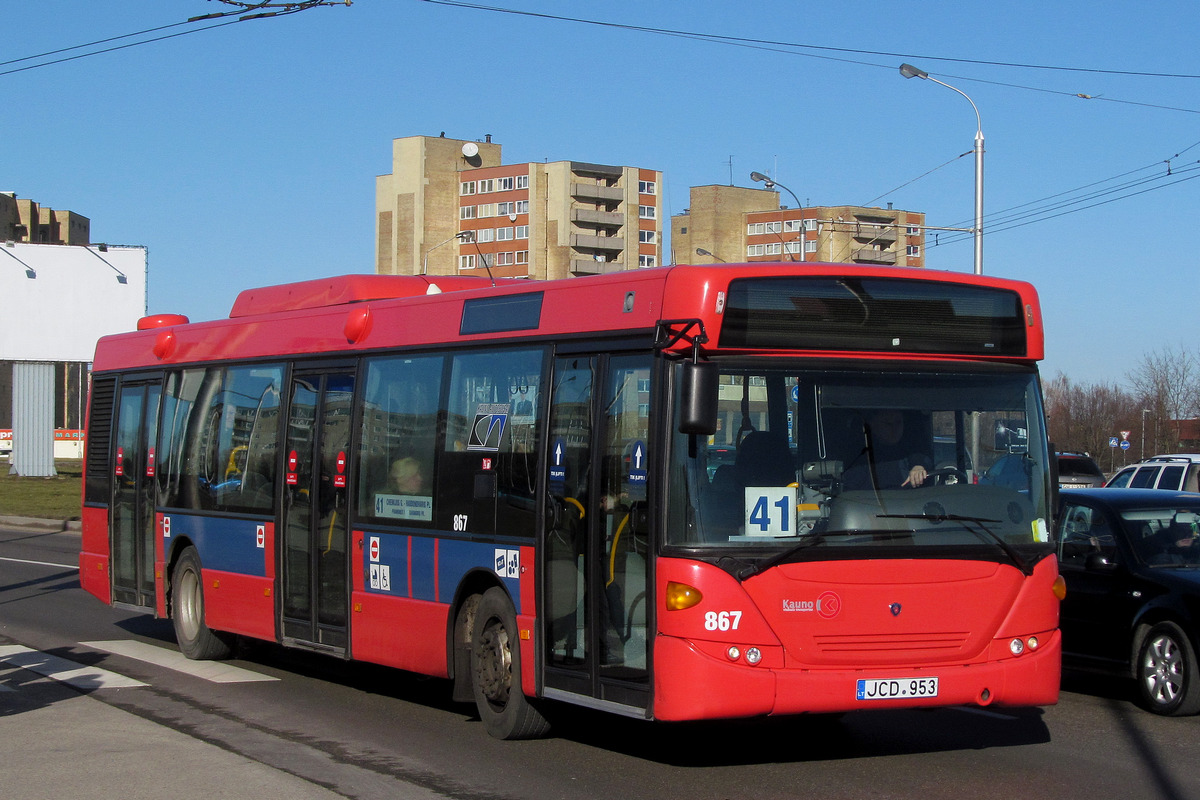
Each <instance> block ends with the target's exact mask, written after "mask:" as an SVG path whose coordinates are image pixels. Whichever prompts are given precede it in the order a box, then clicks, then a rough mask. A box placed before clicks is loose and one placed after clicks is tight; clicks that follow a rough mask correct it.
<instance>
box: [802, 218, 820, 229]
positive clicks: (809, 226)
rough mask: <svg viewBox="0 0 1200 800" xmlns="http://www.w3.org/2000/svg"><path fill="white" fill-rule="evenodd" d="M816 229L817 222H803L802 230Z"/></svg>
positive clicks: (810, 220) (808, 220)
mask: <svg viewBox="0 0 1200 800" xmlns="http://www.w3.org/2000/svg"><path fill="white" fill-rule="evenodd" d="M816 229H817V221H816V220H815V219H806V220H804V230H806V231H815V230H816Z"/></svg>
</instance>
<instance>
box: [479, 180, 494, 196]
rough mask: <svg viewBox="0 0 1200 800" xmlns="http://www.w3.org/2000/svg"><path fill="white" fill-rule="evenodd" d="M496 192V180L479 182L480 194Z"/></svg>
mask: <svg viewBox="0 0 1200 800" xmlns="http://www.w3.org/2000/svg"><path fill="white" fill-rule="evenodd" d="M494 191H496V181H495V180H494V179H492V178H488V179H487V180H482V181H479V193H480V194H483V193H484V192H494Z"/></svg>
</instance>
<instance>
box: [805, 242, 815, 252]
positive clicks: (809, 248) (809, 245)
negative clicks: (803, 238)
mask: <svg viewBox="0 0 1200 800" xmlns="http://www.w3.org/2000/svg"><path fill="white" fill-rule="evenodd" d="M804 252H806V253H815V252H817V243H816V242H805V243H804Z"/></svg>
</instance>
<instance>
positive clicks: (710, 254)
mask: <svg viewBox="0 0 1200 800" xmlns="http://www.w3.org/2000/svg"><path fill="white" fill-rule="evenodd" d="M696 255H698V256H708V257H709V258H711V259H712V260H713V261H716V262H717V263H719V264H728V263H729V262H728V261H726V260H725V259H723V258H721V257H720V256H719V255H717V254H716V253H713V252H711V251H708V250H705V249H704V248H703V247H697V248H696Z"/></svg>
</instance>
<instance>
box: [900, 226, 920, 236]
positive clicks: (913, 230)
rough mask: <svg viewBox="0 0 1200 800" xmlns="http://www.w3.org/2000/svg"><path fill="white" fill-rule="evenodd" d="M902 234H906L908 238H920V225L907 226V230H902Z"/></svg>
mask: <svg viewBox="0 0 1200 800" xmlns="http://www.w3.org/2000/svg"><path fill="white" fill-rule="evenodd" d="M904 232H905V233H907V234H908V235H909V236H920V235H921V226H920V225H909V226H908V227H907V228H905V229H904Z"/></svg>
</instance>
